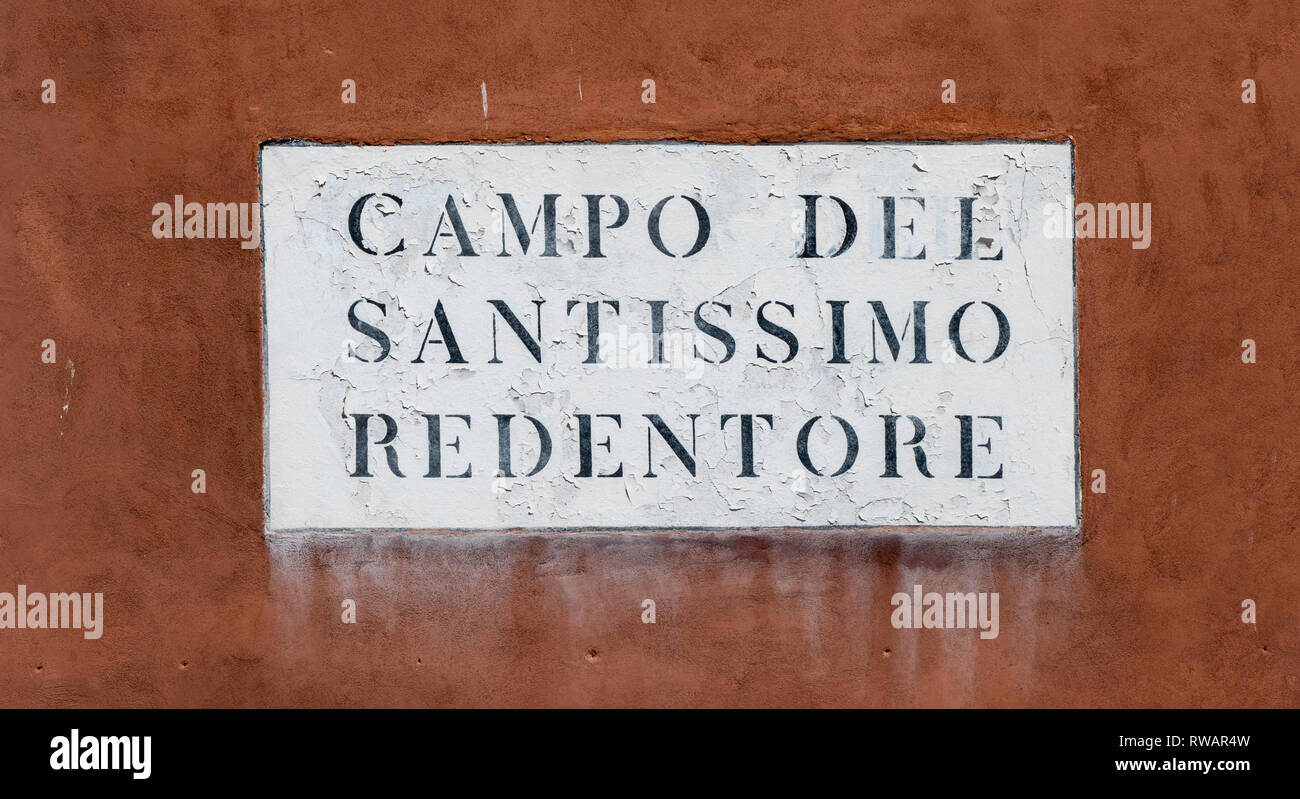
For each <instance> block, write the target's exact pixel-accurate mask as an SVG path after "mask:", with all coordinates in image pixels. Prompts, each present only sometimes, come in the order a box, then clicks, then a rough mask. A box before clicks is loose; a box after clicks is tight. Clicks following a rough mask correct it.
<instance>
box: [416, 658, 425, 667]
mask: <svg viewBox="0 0 1300 799" xmlns="http://www.w3.org/2000/svg"><path fill="white" fill-rule="evenodd" d="M415 665H417V666H423V665H424V659H423V658H416V659H415Z"/></svg>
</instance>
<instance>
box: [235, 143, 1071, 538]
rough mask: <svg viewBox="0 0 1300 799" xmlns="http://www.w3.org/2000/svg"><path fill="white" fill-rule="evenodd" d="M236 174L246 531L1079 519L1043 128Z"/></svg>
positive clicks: (386, 150) (369, 151) (373, 150)
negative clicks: (979, 135) (251, 435)
mask: <svg viewBox="0 0 1300 799" xmlns="http://www.w3.org/2000/svg"><path fill="white" fill-rule="evenodd" d="M261 171H262V205H263V233H264V257H265V303H266V307H265V318H266V329H265V344H264V346H265V356H266V424H265V434H266V439H265V446H266V486H267V528H268V530H271V531H290V530H312V529H345V530H366V529H383V530H393V529H430V530H442V529H468V530H484V529H510V528H634V527H635V528H700V527H704V528H723V527H736V528H771V527H827V526H834V527H870V526H882V525H884V526H984V527H1066V528H1074V527H1077V525H1078V519H1079V511H1078V501H1079V500H1078V485H1079V478H1078V463H1077V453H1078V447H1077V443H1076V441H1077V438H1076V429H1077V425H1076V403H1075V397H1076V384H1075V374H1076V372H1075V362H1074V358H1075V298H1074V271H1073V246H1072V245H1073V242H1072V239H1071V238H1069V237H1068V233H1069V231H1064V232H1063V234H1062V235H1053V234H1054V230H1053V228H1052V224H1051V223H1052V220H1053V218H1058V219H1059V218H1064V219H1067V220H1069V219H1072V218H1073V214H1066V213H1064V209H1072V208H1073V207H1074V205H1073V185H1072V184H1073V177H1072V176H1073V170H1072V153H1071V149H1070V145H1069V144H1066V143H1024V142H980V143H960V144H958V143H953V144H948V143H928V144H927V143H890V144H870V143H862V144H829V143H828V144H820V143H817V144H814V143H804V144H781V145H759V146H744V145H722V144H676V143H621V144H554V145H529V144H446V145H403V146H388V147H368V146H367V147H363V146H330V145H311V144H301V143H283V144H268V145H266V146H264V147H263V150H262V154H261ZM1053 212H1056V213H1053Z"/></svg>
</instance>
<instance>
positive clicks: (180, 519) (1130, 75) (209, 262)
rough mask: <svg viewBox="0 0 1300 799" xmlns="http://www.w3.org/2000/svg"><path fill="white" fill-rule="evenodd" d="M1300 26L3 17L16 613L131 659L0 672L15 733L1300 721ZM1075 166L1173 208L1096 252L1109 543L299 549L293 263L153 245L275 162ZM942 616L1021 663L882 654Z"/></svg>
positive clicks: (919, 638)
mask: <svg viewBox="0 0 1300 799" xmlns="http://www.w3.org/2000/svg"><path fill="white" fill-rule="evenodd" d="M976 7H978V8H980V9H981V10H980V11H978V12H977V11H976V10H975V8H976ZM1297 15H1300V10H1297V9H1295V8H1294V7H1291V6H1290V5H1289V4H1286V3H1283V2H1276V3H1257V4H1246V3H1210V2H1205V3H1198V4H1196V6H1195V9H1194V10H1187V11H1186V12H1175V11H1168V10H1150V9H1140V8H1134V7H1132V5H1131V4H1129V3H1120V2H1113V3H1110V2H1102V3H1094V2H1087V3H1085V2H1069V3H1065V4H1063V7H1061V8H1050V7H1048V6H1046V5H1044V4H1039V3H1033V2H1023V3H1022V2H1000V3H995V4H993V3H991V4H987V5H986V4H978V6H976V4H970V5H967V4H955V3H946V2H918V3H896V4H873V5H870V6H868V5H865V4H853V3H846V2H831V1H830V0H822V1H821V2H815V3H809V4H805V5H802V6H796V5H794V4H789V5H787V4H780V3H767V2H755V3H749V4H743V5H738V4H725V3H718V4H705V3H696V4H690V5H689V6H687V5H682V6H673V5H670V4H666V3H643V4H609V5H598V6H593V5H591V4H589V3H549V4H543V3H507V4H501V5H498V6H490V5H489V4H485V3H463V4H433V3H423V2H419V3H417V2H410V3H404V4H397V3H394V4H391V5H388V6H385V7H383V8H382V9H378V8H377V9H375V10H363V9H361V8H358V7H351V6H349V7H335V6H333V5H332V4H325V3H289V4H283V5H282V4H278V3H264V2H251V3H246V4H241V5H239V6H227V7H224V8H204V7H201V6H196V5H194V4H190V3H170V2H168V3H155V4H150V5H148V6H145V7H141V5H140V4H137V3H113V2H107V3H95V4H90V3H85V4H54V3H46V4H35V3H30V4H29V3H11V4H7V5H5V6H4V8H3V9H0V102H3V111H2V112H0V145H3V147H4V152H5V153H6V158H5V159H4V168H3V169H0V198H2V200H3V202H0V354H2V356H3V364H4V376H3V379H0V406H2V407H4V408H5V409H6V413H5V422H4V435H3V436H0V464H3V465H0V591H13V590H14V589H15V588H16V586H17V585H19V584H24V585H26V586H28V588H29V589H30V590H33V591H49V592H53V591H102V592H103V593H104V608H105V619H104V635H103V637H102V638H100V639H98V640H85V639H84V638H83V636H82V635H81V633H80V632H79V631H75V630H13V629H6V630H0V704H3V705H21V706H67V705H73V706H76V705H94V706H99V705H106V706H167V705H184V706H191V705H218V706H226V705H273V706H296V705H888V706H909V705H943V706H947V705H999V706H1001V705H1069V706H1074V705H1103V706H1115V705H1138V706H1151V705H1198V706H1199V705H1210V706H1218V705H1231V706H1236V705H1294V704H1296V703H1297V700H1298V699H1300V668H1298V667H1300V656H1298V655H1297V633H1298V632H1300V587H1298V586H1300V576H1298V575H1297V573H1296V569H1295V565H1294V564H1295V563H1296V562H1297V560H1298V559H1300V538H1298V537H1297V532H1296V531H1297V527H1298V525H1297V521H1298V519H1297V510H1296V509H1297V501H1296V497H1297V496H1298V495H1300V479H1298V478H1297V476H1296V471H1295V470H1294V469H1293V468H1290V464H1292V463H1293V462H1294V461H1295V459H1296V457H1297V455H1300V446H1298V444H1297V442H1298V441H1300V439H1298V438H1297V436H1296V434H1295V432H1294V422H1295V419H1296V413H1295V397H1294V390H1295V386H1296V378H1297V376H1300V368H1298V365H1297V355H1296V348H1295V346H1294V337H1295V335H1296V333H1297V325H1296V321H1295V310H1296V305H1297V302H1296V289H1295V252H1296V247H1295V244H1296V238H1297V233H1296V225H1295V220H1294V217H1293V214H1292V209H1293V208H1294V207H1296V205H1297V202H1298V201H1300V197H1297V185H1298V183H1297V179H1298V178H1300V174H1298V170H1300V161H1297V159H1296V157H1295V152H1296V147H1297V144H1300V142H1297V137H1296V133H1295V132H1294V131H1295V130H1296V126H1297V122H1300V107H1298V106H1297V99H1296V90H1295V86H1294V81H1293V80H1292V79H1293V77H1294V75H1295V74H1297V71H1298V69H1300V55H1298V54H1297V52H1298V51H1297V50H1296V48H1295V46H1294V43H1295V41H1296V39H1297V33H1298V32H1300V25H1298V20H1297ZM47 78H48V79H52V80H54V81H55V84H56V86H57V100H56V102H54V103H43V102H42V99H41V95H42V81H43V80H45V79H47ZM646 78H651V79H653V80H655V81H656V95H657V96H656V100H657V102H655V103H654V104H649V103H643V102H642V100H641V97H642V81H643V80H644V79H646ZM1246 78H1250V79H1253V80H1254V81H1256V84H1257V87H1258V88H1257V91H1258V102H1257V103H1254V104H1245V103H1243V102H1242V100H1241V93H1242V87H1241V83H1242V81H1243V80H1244V79H1246ZM344 79H352V80H355V81H356V85H357V102H356V103H355V104H343V103H341V102H340V94H341V89H340V84H341V82H342V81H343V80H344ZM945 79H952V80H955V81H956V86H957V100H958V101H957V103H955V104H944V103H941V102H940V92H941V88H940V82H941V81H943V80H945ZM483 84H485V85H486V95H487V102H486V106H485V104H484V102H483V98H482V96H481V91H482V90H481V85H483ZM485 108H486V111H485ZM1062 137H1072V138H1073V140H1074V142H1075V152H1076V159H1077V161H1076V168H1077V187H1076V193H1077V196H1076V199H1077V200H1079V201H1087V202H1150V203H1151V204H1152V207H1153V219H1154V226H1155V229H1154V235H1153V239H1152V243H1151V246H1150V248H1149V249H1146V250H1138V249H1133V248H1132V247H1131V246H1130V243H1129V242H1128V241H1124V240H1094V241H1080V242H1079V249H1078V304H1079V385H1080V398H1079V402H1080V434H1081V447H1082V468H1083V472H1084V475H1085V478H1086V476H1087V475H1089V474H1090V473H1091V472H1092V470H1093V469H1104V470H1105V471H1106V476H1107V478H1106V479H1107V493H1105V494H1104V495H1101V494H1093V493H1091V492H1090V491H1089V490H1087V487H1086V486H1085V490H1084V495H1083V497H1084V498H1083V534H1082V542H1081V543H1080V542H1078V541H1071V540H1068V539H1067V540H1061V539H1056V538H1047V537H1042V536H1033V535H1026V534H1023V533H1004V534H990V533H987V532H977V531H972V532H966V533H951V532H947V533H937V532H934V531H931V532H924V531H922V532H908V533H900V534H880V533H864V532H806V531H805V532H794V531H791V532H776V533H773V532H762V533H753V532H746V531H743V530H742V531H737V532H734V533H726V534H720V533H684V532H683V533H677V534H675V533H672V532H664V533H637V534H628V533H610V534H589V533H583V534H528V533H522V532H508V533H484V534H464V535H439V536H424V535H408V536H382V535H359V536H343V537H319V536H318V537H303V536H281V537H275V538H274V539H272V540H269V541H268V540H267V539H265V538H264V537H263V534H262V523H263V516H262V511H263V498H262V485H263V475H262V438H261V433H262V419H261V413H262V405H263V401H262V400H263V398H262V389H261V385H262V374H261V368H262V366H261V339H260V336H261V321H262V309H261V282H260V281H261V264H260V253H259V252H258V251H257V250H255V249H242V248H241V247H240V246H239V243H238V241H236V240H229V239H227V240H193V241H191V240H182V241H176V240H158V239H155V238H154V237H153V234H152V232H151V225H152V222H153V218H152V216H151V208H152V206H153V205H154V203H157V202H167V201H170V200H171V199H172V197H173V196H174V195H176V194H183V195H185V197H186V198H187V199H191V200H195V201H199V202H255V201H256V199H257V171H256V157H257V149H258V144H259V142H261V141H264V140H267V139H278V138H303V139H314V140H322V141H358V142H367V143H386V142H394V141H517V140H534V141H570V140H594V141H616V140H624V139H685V140H709V141H723V142H759V141H793V140H798V139H814V140H836V141H839V140H858V139H896V140H912V139H982V138H1030V139H1060V138H1062ZM1246 338H1250V339H1253V340H1254V341H1255V342H1256V343H1257V347H1258V362H1257V363H1255V364H1244V363H1243V362H1242V358H1241V354H1242V340H1243V339H1246ZM46 339H53V340H54V341H55V342H56V344H57V363H52V364H51V363H42V361H41V353H42V341H44V340H46ZM194 469H203V470H204V471H205V473H206V483H207V486H206V488H207V491H206V493H205V494H194V493H192V491H191V482H192V477H191V474H192V470H194ZM918 583H919V584H922V585H924V586H925V587H926V588H927V589H930V588H933V589H935V590H951V591H956V590H961V591H997V592H999V593H1000V596H1001V623H1000V635H999V637H998V638H996V639H994V640H980V639H979V638H978V636H977V635H976V634H975V633H974V632H972V631H951V630H950V631H936V630H896V629H894V628H893V627H892V626H891V625H890V621H889V616H890V611H891V606H890V597H891V595H893V594H894V593H895V592H898V591H908V590H911V587H912V586H913V585H915V584H918ZM345 598H352V599H354V600H355V601H356V603H357V623H356V624H353V625H347V624H343V623H342V622H341V619H340V613H341V611H340V603H341V602H342V600H343V599H345ZM646 598H651V599H653V600H654V601H655V602H656V609H657V614H656V623H655V624H653V625H651V624H643V623H642V621H641V613H642V610H641V603H642V600H643V599H646ZM1247 598H1250V599H1253V600H1255V602H1256V603H1257V612H1258V619H1257V623H1256V624H1253V625H1252V624H1245V623H1243V622H1242V620H1241V613H1242V608H1241V603H1242V600H1243V599H1247Z"/></svg>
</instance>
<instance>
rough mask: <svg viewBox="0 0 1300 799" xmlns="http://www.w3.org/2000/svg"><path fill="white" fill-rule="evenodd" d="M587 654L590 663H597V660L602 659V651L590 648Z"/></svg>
mask: <svg viewBox="0 0 1300 799" xmlns="http://www.w3.org/2000/svg"><path fill="white" fill-rule="evenodd" d="M586 656H587V662H588V663H595V662H596V661H597V660H600V653H599V652H597V651H596V650H594V649H588V650H587V652H586Z"/></svg>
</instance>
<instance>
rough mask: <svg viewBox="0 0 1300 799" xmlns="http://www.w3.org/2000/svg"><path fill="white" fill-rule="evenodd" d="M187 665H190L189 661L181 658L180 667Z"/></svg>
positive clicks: (186, 666)
mask: <svg viewBox="0 0 1300 799" xmlns="http://www.w3.org/2000/svg"><path fill="white" fill-rule="evenodd" d="M189 667H190V662H189V661H188V660H182V661H181V668H182V669H188V668H189Z"/></svg>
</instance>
